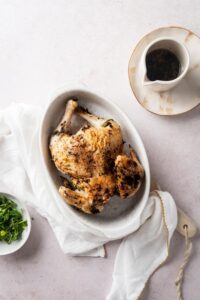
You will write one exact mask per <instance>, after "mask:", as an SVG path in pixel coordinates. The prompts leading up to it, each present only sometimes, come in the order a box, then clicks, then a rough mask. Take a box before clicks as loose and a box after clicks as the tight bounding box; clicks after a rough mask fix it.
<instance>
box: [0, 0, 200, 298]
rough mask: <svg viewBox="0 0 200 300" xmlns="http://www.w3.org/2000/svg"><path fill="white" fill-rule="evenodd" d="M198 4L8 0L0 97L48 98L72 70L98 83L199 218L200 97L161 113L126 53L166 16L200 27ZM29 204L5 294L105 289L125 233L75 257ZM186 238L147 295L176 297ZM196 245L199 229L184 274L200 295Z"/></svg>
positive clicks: (4, 279) (166, 182)
mask: <svg viewBox="0 0 200 300" xmlns="http://www.w3.org/2000/svg"><path fill="white" fill-rule="evenodd" d="M199 9H200V3H199V1H198V0H193V1H192V2H191V1H187V0H182V1H180V0H174V1H170V2H169V1H164V0H155V1H145V0H135V1H131V0H127V1H120V0H112V1H111V0H110V1H103V0H101V1H99V0H95V1H89V0H85V1H81V0H79V1H77V0H73V1H71V0H68V1H66V0H48V1H47V0H43V1H39V0H35V1H33V0H29V1H25V0H14V1H13V0H12V1H11V0H2V1H1V2H0V82H1V88H0V107H1V108H2V107H6V106H7V105H8V104H10V103H11V102H12V101H17V102H25V103H30V104H31V103H36V104H39V105H43V106H44V105H45V103H46V102H47V101H48V97H49V95H50V94H51V93H52V92H53V91H54V90H55V89H57V88H58V87H60V86H62V85H64V84H66V83H67V82H68V80H76V81H79V82H82V83H83V84H85V85H86V86H88V87H91V88H92V89H94V90H97V92H98V91H100V92H101V94H104V95H105V96H107V97H109V98H110V99H113V101H114V102H115V103H117V104H118V105H119V106H120V107H121V108H122V109H123V110H124V112H125V113H126V114H127V115H128V116H129V117H130V119H131V120H132V121H133V122H134V124H135V125H136V127H137V129H138V130H139V132H140V134H141V136H142V138H143V140H144V143H145V146H146V149H147V152H148V156H149V160H150V165H151V170H152V174H153V176H154V177H155V178H157V179H158V180H159V182H160V184H161V186H162V187H163V188H164V189H166V190H168V191H170V192H171V193H172V195H173V196H174V198H175V199H176V201H177V204H178V205H179V206H180V207H181V208H182V209H184V210H185V211H186V212H187V213H188V214H190V215H191V216H192V217H193V218H194V219H195V220H196V222H197V223H198V225H200V221H199V220H200V186H199V182H200V156H199V149H200V135H199V133H200V122H199V115H200V107H198V108H196V109H195V110H193V111H191V112H189V113H187V114H185V115H181V116H177V117H159V116H155V115H153V114H151V113H149V112H147V111H145V110H144V109H143V108H142V107H140V106H139V104H138V103H137V101H135V100H134V97H133V95H132V92H131V88H130V86H129V82H128V60H129V58H130V55H131V53H132V50H133V46H134V45H135V44H136V43H137V41H138V40H139V39H140V38H141V36H143V35H144V34H146V33H147V32H148V31H151V30H153V29H155V28H156V27H159V26H165V25H180V26H184V27H188V28H189V29H191V30H192V31H194V32H196V33H197V34H200V22H199ZM188 101H189V99H188ZM31 214H32V216H33V217H34V220H33V221H32V224H33V228H32V232H31V236H30V239H29V240H28V242H27V244H26V245H25V246H24V247H23V248H22V249H21V250H20V251H19V252H17V253H15V254H13V255H10V256H7V257H0V265H1V272H0V299H1V300H24V299H26V300H33V299H37V300H63V299H68V300H79V299H81V300H94V299H95V300H103V299H105V296H106V294H107V293H108V291H109V289H110V285H111V274H112V270H113V263H114V259H115V254H116V251H117V248H118V245H119V242H117V241H116V242H114V243H110V244H109V245H107V247H106V248H107V258H105V259H102V258H84V257H78V258H76V257H68V256H66V255H64V254H63V253H62V252H61V250H60V248H59V246H58V243H57V241H56V239H55V237H54V235H53V233H52V231H51V229H50V227H49V226H48V223H47V221H46V220H44V219H42V218H41V217H40V216H39V215H38V214H37V213H36V212H35V211H33V210H31ZM183 244H184V242H183V239H182V238H181V237H180V236H179V235H178V234H175V236H174V238H173V241H172V246H171V255H170V259H169V260H168V263H166V264H165V265H164V266H163V267H162V268H161V269H160V270H158V271H157V272H156V273H155V274H154V275H153V277H152V279H151V280H150V283H149V284H148V286H147V288H146V290H145V293H144V295H143V297H142V300H160V299H162V300H169V299H176V294H175V287H174V280H175V277H176V273H177V269H178V266H179V263H180V262H181V259H182V255H183V251H182V249H183ZM199 252H200V244H199V238H198V237H197V238H196V239H195V240H194V253H193V256H192V258H191V262H190V264H189V266H188V268H187V273H186V281H185V284H184V294H185V298H184V299H186V300H199V294H200V276H199V269H200V264H199V261H200V260H199Z"/></svg>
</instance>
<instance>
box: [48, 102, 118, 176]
mask: <svg viewBox="0 0 200 300" xmlns="http://www.w3.org/2000/svg"><path fill="white" fill-rule="evenodd" d="M77 106H78V104H77V102H76V101H74V100H69V101H68V104H67V106H66V112H65V114H64V117H63V119H62V121H61V122H60V124H59V125H58V127H57V128H56V130H55V131H54V133H53V135H52V137H51V140H50V150H51V154H52V158H53V161H54V163H55V165H56V167H57V169H58V170H59V171H61V172H62V173H64V174H68V175H70V176H72V177H75V178H90V177H92V176H98V175H102V174H107V173H108V172H109V168H110V163H113V162H114V160H115V158H116V156H117V155H118V154H119V153H121V151H122V147H123V139H122V132H121V129H120V126H119V125H118V124H117V122H115V121H113V120H106V119H103V118H99V117H96V116H94V115H91V114H89V113H87V112H86V111H84V110H82V109H79V111H77V113H78V114H79V115H80V116H81V117H82V118H84V119H85V120H86V121H87V122H88V123H89V124H87V125H85V126H84V127H82V128H81V129H80V130H79V131H78V132H77V133H76V134H73V135H71V134H70V121H71V117H72V115H73V113H74V111H75V110H76V108H77Z"/></svg>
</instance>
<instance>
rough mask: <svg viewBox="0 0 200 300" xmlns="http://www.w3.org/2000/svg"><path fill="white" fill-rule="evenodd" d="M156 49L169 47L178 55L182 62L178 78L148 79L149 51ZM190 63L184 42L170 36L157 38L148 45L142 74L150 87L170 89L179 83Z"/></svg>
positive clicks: (143, 58)
mask: <svg viewBox="0 0 200 300" xmlns="http://www.w3.org/2000/svg"><path fill="white" fill-rule="evenodd" d="M156 49H167V50H170V51H171V52H173V53H174V54H175V55H176V57H177V58H178V60H179V62H180V72H179V75H178V77H177V78H175V79H173V80H168V81H164V80H155V81H151V80H149V79H148V77H147V67H146V56H147V54H148V53H150V52H151V51H153V50H156ZM189 63H190V59H189V53H188V50H187V49H186V47H185V46H184V45H183V44H182V43H180V42H178V41H176V40H174V39H171V38H168V37H162V38H158V39H155V40H154V41H152V42H151V43H150V44H149V45H147V47H146V48H145V50H144V52H143V55H142V57H141V66H140V67H141V73H140V74H141V76H142V79H143V85H144V86H148V87H149V88H151V89H153V90H154V91H157V92H161V91H167V90H170V89H172V88H173V87H174V86H175V85H177V84H178V83H179V82H180V81H181V80H182V79H183V77H184V76H185V75H186V73H187V71H188V68H189Z"/></svg>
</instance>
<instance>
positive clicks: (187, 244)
mask: <svg viewBox="0 0 200 300" xmlns="http://www.w3.org/2000/svg"><path fill="white" fill-rule="evenodd" d="M184 230H185V251H184V257H183V262H182V264H181V265H180V267H179V271H178V275H177V278H176V280H175V285H176V290H177V300H183V291H182V289H183V277H184V271H185V268H186V266H187V264H188V262H189V259H190V256H191V254H192V241H191V240H190V239H189V237H188V225H184Z"/></svg>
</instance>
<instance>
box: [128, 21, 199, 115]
mask: <svg viewBox="0 0 200 300" xmlns="http://www.w3.org/2000/svg"><path fill="white" fill-rule="evenodd" d="M163 36H165V37H169V38H173V39H175V40H177V41H179V42H181V43H182V44H183V45H184V46H185V47H186V48H187V49H188V52H189V55H190V66H189V70H188V73H187V74H186V76H185V77H184V78H183V79H182V81H181V82H180V83H179V84H178V85H177V86H176V87H174V88H173V89H171V90H169V91H166V92H156V91H153V90H152V89H151V88H150V87H147V86H144V85H143V80H142V78H141V76H139V72H138V70H139V67H140V62H141V57H142V53H143V51H144V49H145V48H146V47H147V45H148V44H149V43H151V42H152V41H153V40H154V39H157V38H161V37H163ZM199 53H200V38H199V37H198V36H197V35H196V34H195V33H193V32H192V31H190V30H188V29H186V28H183V27H178V26H169V27H162V28H158V29H156V30H154V31H152V32H150V33H148V34H147V35H145V36H144V37H143V38H142V39H141V40H140V41H139V43H138V44H137V45H136V47H135V48H134V50H133V53H132V55H131V58H130V61H129V65H128V76H129V81H130V85H131V88H132V91H133V94H134V96H135V98H136V100H137V101H138V102H139V103H140V104H141V105H142V106H143V107H144V108H145V109H147V110H148V111H150V112H152V113H155V114H158V115H168V116H169V115H178V114H182V113H185V112H187V111H189V110H191V109H193V108H195V107H196V106H198V105H199V104H200V57H199Z"/></svg>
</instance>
